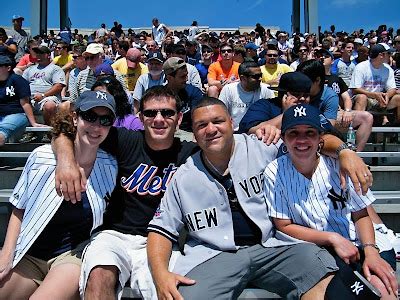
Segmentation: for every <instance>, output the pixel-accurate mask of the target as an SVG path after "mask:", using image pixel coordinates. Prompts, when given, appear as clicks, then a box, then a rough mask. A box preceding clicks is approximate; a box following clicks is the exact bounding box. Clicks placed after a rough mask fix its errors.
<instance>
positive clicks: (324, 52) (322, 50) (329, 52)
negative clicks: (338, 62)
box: [316, 48, 335, 59]
mask: <svg viewBox="0 0 400 300" xmlns="http://www.w3.org/2000/svg"><path fill="white" fill-rule="evenodd" d="M316 52H317V53H319V54H321V55H329V56H330V57H331V58H332V59H334V58H335V57H334V56H333V53H332V52H331V51H329V50H326V49H324V48H321V49H318V50H316Z"/></svg>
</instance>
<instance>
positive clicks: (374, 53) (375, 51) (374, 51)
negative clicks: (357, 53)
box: [369, 43, 394, 58]
mask: <svg viewBox="0 0 400 300" xmlns="http://www.w3.org/2000/svg"><path fill="white" fill-rule="evenodd" d="M385 52H389V53H391V52H394V49H393V48H390V47H389V46H388V45H387V44H385V43H379V44H376V45H373V46H372V47H371V49H370V51H369V57H370V58H376V57H378V55H379V54H380V53H385Z"/></svg>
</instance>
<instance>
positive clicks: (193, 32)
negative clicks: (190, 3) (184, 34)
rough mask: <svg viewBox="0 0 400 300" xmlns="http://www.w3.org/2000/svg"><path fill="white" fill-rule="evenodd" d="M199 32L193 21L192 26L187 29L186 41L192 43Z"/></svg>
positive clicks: (195, 22)
mask: <svg viewBox="0 0 400 300" xmlns="http://www.w3.org/2000/svg"><path fill="white" fill-rule="evenodd" d="M199 32H200V29H199V26H198V24H197V21H193V22H192V25H191V26H190V28H189V34H188V40H189V41H194V40H195V37H196V35H197V34H198V33H199Z"/></svg>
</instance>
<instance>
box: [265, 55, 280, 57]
mask: <svg viewBox="0 0 400 300" xmlns="http://www.w3.org/2000/svg"><path fill="white" fill-rule="evenodd" d="M267 56H268V57H278V54H267Z"/></svg>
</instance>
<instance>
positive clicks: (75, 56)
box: [72, 55, 82, 59]
mask: <svg viewBox="0 0 400 300" xmlns="http://www.w3.org/2000/svg"><path fill="white" fill-rule="evenodd" d="M79 57H82V55H72V58H73V59H77V58H79Z"/></svg>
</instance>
